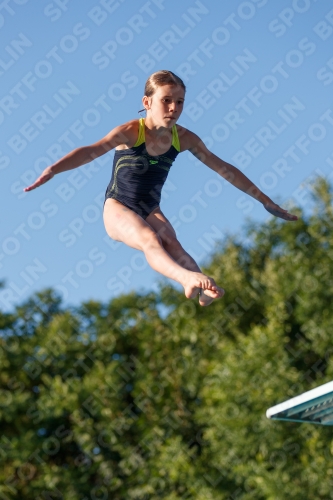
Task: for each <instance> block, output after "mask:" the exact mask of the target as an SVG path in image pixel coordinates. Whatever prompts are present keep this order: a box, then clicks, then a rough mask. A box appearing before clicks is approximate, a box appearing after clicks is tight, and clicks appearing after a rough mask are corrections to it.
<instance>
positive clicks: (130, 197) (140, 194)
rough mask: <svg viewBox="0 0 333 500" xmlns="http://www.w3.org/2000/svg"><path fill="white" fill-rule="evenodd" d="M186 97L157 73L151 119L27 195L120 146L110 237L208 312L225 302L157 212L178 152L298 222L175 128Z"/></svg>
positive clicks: (172, 79)
mask: <svg viewBox="0 0 333 500" xmlns="http://www.w3.org/2000/svg"><path fill="white" fill-rule="evenodd" d="M184 98H185V85H184V83H183V81H182V80H181V79H180V78H179V77H178V76H176V75H175V74H174V73H172V72H171V71H165V70H163V71H157V72H156V73H153V74H152V75H151V76H150V77H149V78H148V80H147V82H146V86H145V95H144V97H143V98H142V102H143V106H144V109H145V110H146V118H140V119H139V120H137V119H136V120H131V121H129V122H127V123H124V124H123V125H119V126H118V127H116V128H114V129H113V130H111V132H109V133H108V134H107V135H106V136H105V137H104V138H103V139H101V140H100V141H98V142H96V143H95V144H92V145H90V146H85V147H81V148H77V149H74V150H73V151H72V152H70V153H69V154H67V155H66V156H64V157H63V158H61V159H60V160H59V161H57V162H56V163H54V164H53V165H51V166H50V167H47V168H46V169H45V170H44V172H43V173H42V174H41V175H40V177H39V178H38V179H37V180H36V181H35V182H34V183H33V184H32V185H31V186H29V187H27V188H25V191H31V190H32V189H35V188H36V187H38V186H41V185H42V184H44V183H45V182H47V181H49V180H50V179H52V177H53V176H54V175H55V174H59V173H60V172H64V171H66V170H71V169H73V168H77V167H79V166H80V165H83V164H85V163H89V162H90V161H92V160H94V159H95V158H97V157H98V156H101V155H103V154H105V153H107V152H108V151H110V150H111V149H114V148H115V156H114V161H113V171H112V177H111V181H110V183H109V185H108V187H107V190H106V193H105V203H104V214H103V217H104V224H105V229H106V232H107V233H108V235H109V236H110V238H113V239H114V240H117V241H122V242H123V243H125V244H126V245H128V246H130V247H132V248H136V249H138V250H142V251H143V252H144V254H145V257H146V259H147V261H148V263H149V264H150V266H151V267H152V268H153V269H154V270H155V271H158V272H159V273H161V274H163V275H164V276H166V277H168V278H171V279H173V280H175V281H177V282H178V283H180V284H181V285H182V286H183V287H184V291H185V295H186V297H187V298H194V297H195V296H196V295H198V294H199V303H200V305H202V306H207V305H209V304H210V303H211V302H212V301H213V300H214V299H218V298H220V297H222V296H223V294H224V290H223V289H222V288H220V287H219V286H217V284H216V283H215V281H214V279H213V278H211V277H208V276H206V275H205V274H203V273H202V271H201V270H200V268H199V266H198V265H197V263H196V262H195V261H194V260H193V259H192V257H191V256H190V255H189V254H188V253H187V252H186V251H185V250H184V248H183V247H182V246H181V244H180V243H179V241H178V239H177V236H176V233H175V231H174V229H173V227H172V226H171V224H170V222H169V221H168V219H167V218H166V217H165V215H164V214H163V213H162V211H161V209H160V199H161V190H162V187H163V184H164V182H165V180H166V178H167V175H168V172H169V170H170V168H171V165H172V164H173V162H174V160H175V159H176V157H177V155H178V154H179V153H182V152H183V151H187V150H189V151H190V152H191V153H192V154H193V155H194V156H196V157H197V158H198V159H199V160H201V161H202V163H204V164H205V165H207V167H209V168H211V169H212V170H214V171H215V172H217V173H218V174H219V175H221V176H222V177H224V178H225V179H227V180H228V181H229V182H230V183H231V184H233V185H234V186H236V187H237V188H238V189H240V190H242V191H244V192H245V193H247V194H249V195H250V196H252V197H253V198H255V199H256V200H258V201H260V202H261V203H262V204H263V206H264V208H265V209H266V210H267V211H268V212H270V213H271V214H273V215H275V216H276V217H281V218H282V219H285V220H289V221H292V220H296V219H297V217H296V216H294V215H291V214H289V213H288V212H287V210H283V209H282V208H280V207H279V206H278V205H276V204H275V203H274V202H273V201H272V200H271V199H270V198H268V196H266V195H265V194H263V193H262V192H261V191H260V190H259V189H258V188H257V187H256V186H255V185H254V184H253V183H252V182H251V181H250V180H249V179H248V178H247V177H246V176H245V175H244V174H243V173H242V172H241V171H240V170H238V169H237V168H235V167H233V166H232V165H230V164H229V163H226V162H225V161H223V160H221V159H220V158H218V157H217V156H216V155H215V154H213V153H212V152H210V151H209V150H208V149H207V148H206V146H205V145H204V143H203V142H202V141H201V140H200V138H199V137H198V136H197V135H196V134H194V133H193V132H190V131H189V130H187V129H186V128H184V127H181V126H180V125H176V123H177V120H178V118H179V116H180V115H181V113H182V111H183V106H184Z"/></svg>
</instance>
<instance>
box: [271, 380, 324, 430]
mask: <svg viewBox="0 0 333 500" xmlns="http://www.w3.org/2000/svg"><path fill="white" fill-rule="evenodd" d="M266 416H267V418H271V419H275V420H284V421H287V422H302V423H304V422H308V423H312V424H320V425H333V381H332V382H328V383H327V384H324V385H321V386H319V387H316V388H315V389H312V390H311V391H307V392H304V393H303V394H301V395H299V396H296V397H294V398H292V399H288V401H285V402H284V403H280V404H278V405H276V406H272V408H269V409H268V410H267V412H266Z"/></svg>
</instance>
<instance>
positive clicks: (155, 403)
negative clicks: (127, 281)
mask: <svg viewBox="0 0 333 500" xmlns="http://www.w3.org/2000/svg"><path fill="white" fill-rule="evenodd" d="M299 216H300V219H299V221H298V222H296V223H285V222H279V221H278V220H276V219H275V220H270V221H269V222H268V223H266V224H263V225H261V226H259V227H254V226H248V230H247V234H246V238H244V239H243V241H238V240H237V238H235V237H234V238H229V239H228V240H227V241H225V242H223V243H221V246H220V247H219V248H218V249H217V250H216V252H215V254H214V255H213V257H212V259H211V261H210V263H209V265H208V268H207V269H206V271H207V272H208V273H209V274H210V275H212V276H214V277H215V279H216V281H217V282H218V283H221V284H223V286H224V287H225V289H226V295H225V297H224V298H223V299H222V300H219V301H216V302H215V303H214V304H212V305H211V306H209V307H207V308H202V307H200V306H199V305H198V303H197V301H196V300H193V301H189V300H187V299H186V298H185V297H184V296H183V295H182V294H180V293H179V292H177V291H176V290H175V289H174V288H172V287H171V286H169V285H166V284H162V285H161V288H160V293H159V294H153V293H151V294H145V295H140V294H129V295H125V296H121V297H119V298H117V299H114V300H112V301H111V302H110V303H108V304H100V303H97V302H89V303H85V304H82V306H81V307H80V308H76V309H74V308H69V307H65V306H64V305H63V304H61V301H60V299H59V297H57V296H56V294H55V293H54V292H53V291H52V290H46V291H44V292H41V293H39V294H37V295H35V296H33V297H31V298H30V299H29V300H28V301H27V302H26V303H24V304H22V305H21V306H20V307H17V309H16V310H15V311H14V312H13V313H12V314H4V313H3V314H0V325H1V331H2V335H1V337H0V363H1V372H0V422H1V433H0V499H5V500H7V499H10V500H11V499H19V500H21V499H23V500H36V499H37V500H42V499H65V500H90V499H91V500H95V499H96V500H97V499H98V500H100V499H103V500H104V499H114V500H123V499H124V500H127V499H129V500H131V499H133V500H134V499H137V500H146V499H147V500H148V499H149V500H158V499H161V498H163V499H166V500H176V499H188V500H192V499H193V500H213V499H214V500H216V499H217V500H238V499H242V500H250V499H253V500H285V499H288V500H289V499H295V500H313V499H316V500H328V499H333V488H332V486H333V456H332V454H333V440H332V430H331V429H332V428H330V427H327V428H326V427H321V426H315V425H311V424H296V423H285V422H276V421H270V420H268V419H267V418H266V416H265V413H266V409H267V408H268V407H270V406H273V405H275V404H277V403H279V402H281V401H284V400H286V399H288V398H289V397H293V396H295V395H298V394H300V393H302V392H304V391H306V390H310V389H311V388H313V387H316V386H318V385H321V384H323V383H325V382H327V381H329V380H332V377H333V363H332V355H333V348H332V342H331V336H332V332H333V314H332V305H331V303H332V295H333V280H332V276H333V236H332V226H333V213H332V194H331V191H330V187H329V186H328V185H327V183H326V182H324V181H323V180H322V181H319V182H318V183H317V184H316V186H315V188H314V193H313V210H312V212H311V215H310V216H305V214H304V213H302V212H301V211H299Z"/></svg>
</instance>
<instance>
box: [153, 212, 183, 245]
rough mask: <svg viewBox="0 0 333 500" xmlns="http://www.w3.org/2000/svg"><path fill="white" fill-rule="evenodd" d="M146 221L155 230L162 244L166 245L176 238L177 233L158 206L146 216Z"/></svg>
mask: <svg viewBox="0 0 333 500" xmlns="http://www.w3.org/2000/svg"><path fill="white" fill-rule="evenodd" d="M146 222H147V223H148V224H149V225H150V226H151V227H152V228H153V229H154V230H155V231H156V233H157V234H158V235H159V237H160V238H161V240H162V243H163V245H168V244H170V243H172V242H173V241H175V240H177V235H176V232H175V230H174V228H173V227H172V225H171V223H170V222H169V221H168V219H167V218H166V217H165V215H164V214H163V212H162V211H161V209H160V208H159V207H158V208H156V209H155V210H153V211H152V212H151V213H150V214H149V215H148V217H147V219H146Z"/></svg>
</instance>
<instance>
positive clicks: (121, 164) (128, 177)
mask: <svg viewBox="0 0 333 500" xmlns="http://www.w3.org/2000/svg"><path fill="white" fill-rule="evenodd" d="M179 152H180V144H179V138H178V133H177V128H176V125H173V127H172V143H171V147H170V149H169V150H168V151H167V152H166V153H164V154H162V155H158V156H151V155H149V154H148V153H147V150H146V144H145V124H144V119H143V118H140V120H139V137H138V140H137V141H136V143H135V144H134V146H133V147H132V148H129V149H116V150H115V155H114V160H113V170H112V177H111V181H110V183H109V185H108V187H107V189H106V193H105V200H106V199H107V198H113V199H115V200H117V201H120V202H121V203H122V204H123V205H125V206H126V207H127V208H130V209H131V210H134V212H136V213H137V214H138V215H140V216H141V217H142V218H143V219H146V218H147V217H148V215H149V214H150V213H151V212H152V211H153V210H154V209H155V208H157V207H158V206H159V204H160V201H161V191H162V187H163V185H164V183H165V181H166V178H167V176H168V173H169V170H170V168H171V165H172V163H173V162H174V160H175V159H176V157H177V155H178V153H179Z"/></svg>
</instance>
